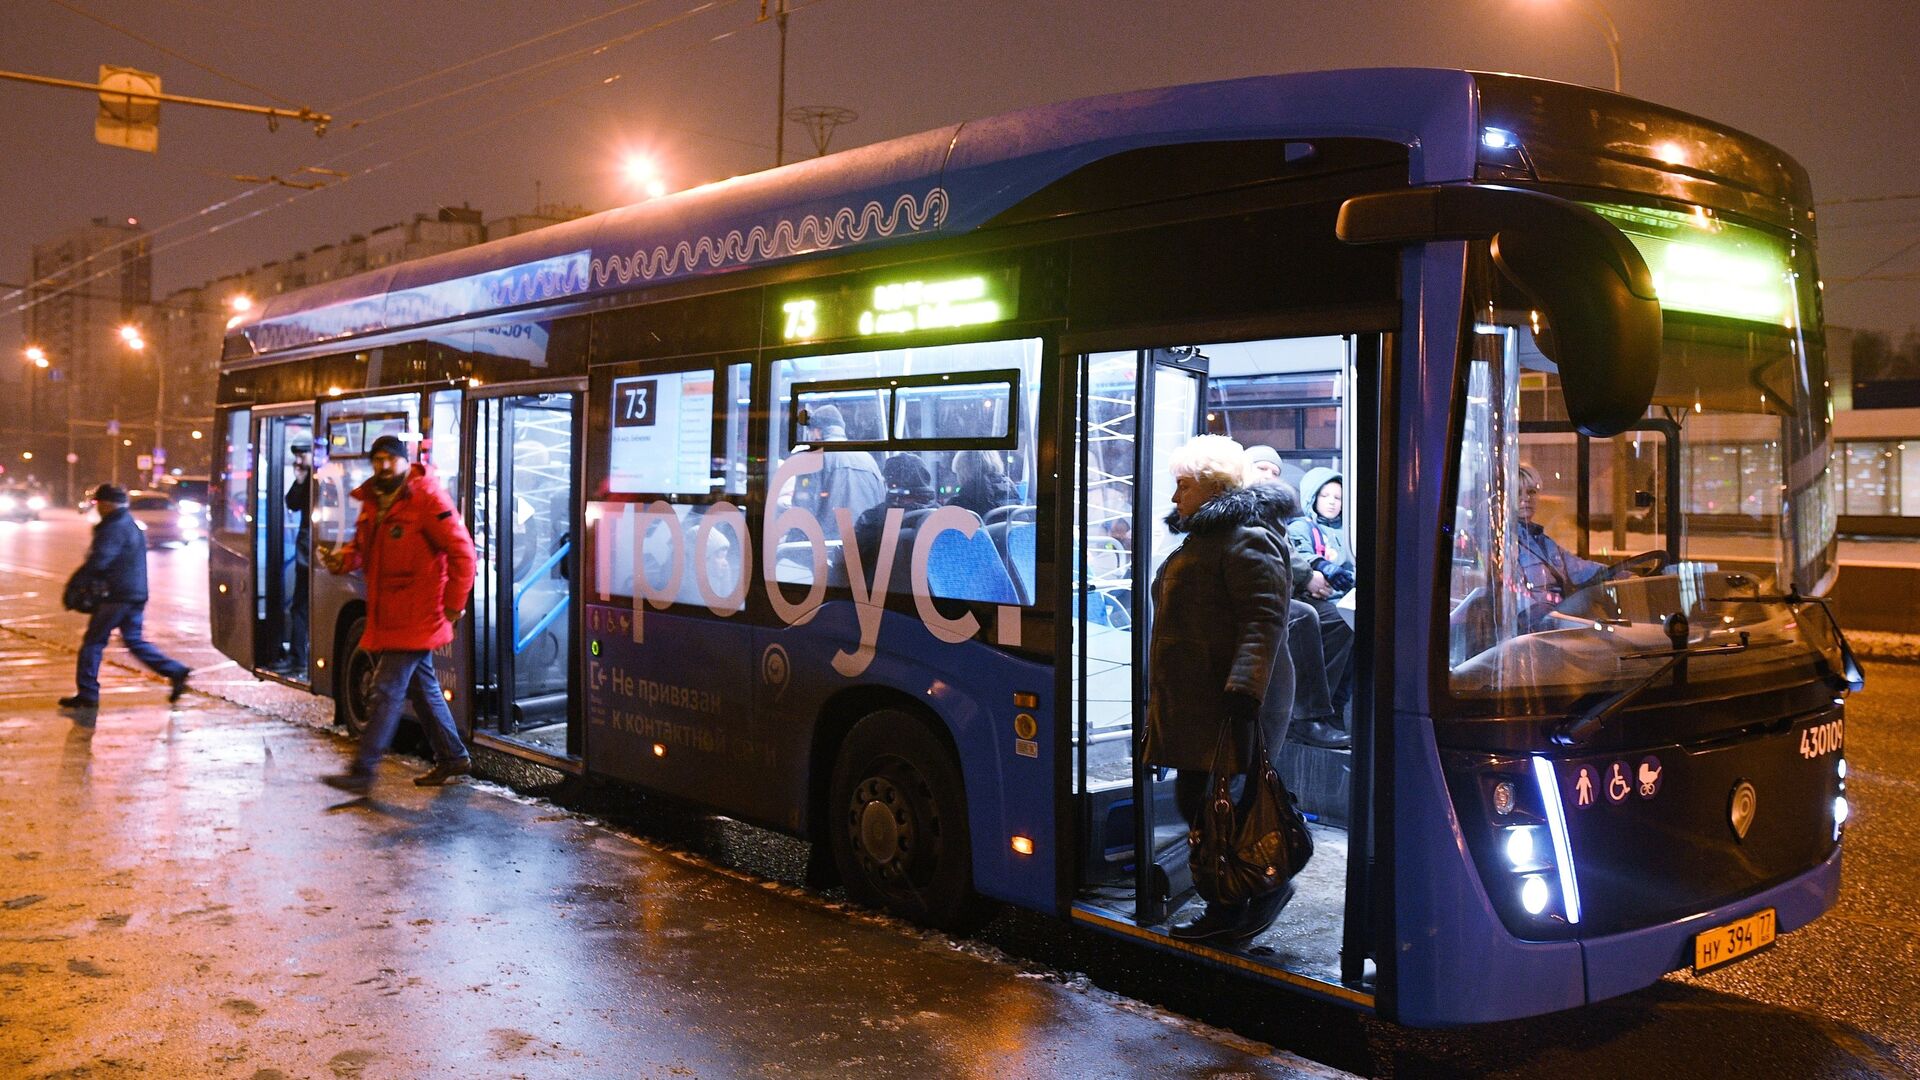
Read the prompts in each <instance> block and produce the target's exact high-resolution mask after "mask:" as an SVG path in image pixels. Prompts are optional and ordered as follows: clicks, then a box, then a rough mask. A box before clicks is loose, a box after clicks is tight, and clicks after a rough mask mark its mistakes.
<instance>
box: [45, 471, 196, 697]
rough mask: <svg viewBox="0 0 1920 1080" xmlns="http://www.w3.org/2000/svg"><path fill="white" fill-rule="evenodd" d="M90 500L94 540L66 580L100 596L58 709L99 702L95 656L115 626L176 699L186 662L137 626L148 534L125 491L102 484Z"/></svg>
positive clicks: (141, 615) (143, 604)
mask: <svg viewBox="0 0 1920 1080" xmlns="http://www.w3.org/2000/svg"><path fill="white" fill-rule="evenodd" d="M93 503H94V505H95V506H96V507H98V508H99V510H100V523H99V524H98V525H95V526H94V527H93V543H92V544H91V545H89V546H88V548H87V559H86V561H85V562H83V563H81V564H80V569H78V570H75V571H74V572H73V580H72V581H71V582H69V583H68V586H67V588H68V590H69V591H72V590H73V588H74V584H75V583H91V584H92V585H93V587H94V588H95V589H96V590H97V591H98V593H99V601H98V603H97V604H96V605H95V607H94V609H93V612H92V614H91V616H90V617H89V618H88V619H87V633H86V636H85V637H83V638H81V639H80V660H79V664H78V665H77V667H76V668H75V670H74V687H75V689H74V693H73V695H72V696H70V697H63V698H61V699H60V707H61V708H63V709H94V708H98V707H99V705H100V658H101V657H102V656H104V655H106V652H107V639H108V638H110V637H112V636H113V632H114V631H115V630H118V631H120V642H121V644H123V645H125V646H126V647H127V651H128V652H130V653H132V654H133V656H134V659H136V660H138V661H140V662H141V663H143V664H145V665H147V667H149V668H151V669H152V670H153V671H154V672H155V673H157V674H159V675H163V676H165V677H166V680H167V682H168V683H169V684H170V687H171V688H170V689H169V690H168V692H167V700H168V701H179V700H180V695H182V694H185V693H186V692H187V674H188V669H187V665H185V664H183V663H181V662H180V661H178V660H175V659H173V658H172V657H170V656H168V655H167V654H166V653H163V652H161V651H160V650H159V649H157V648H155V647H154V644H153V643H152V642H150V641H148V640H147V639H146V636H145V635H144V634H143V633H142V632H141V622H142V620H143V618H144V616H145V613H146V608H147V538H146V536H145V535H144V534H142V533H141V531H140V526H139V525H137V524H135V523H134V520H133V514H132V513H130V512H129V511H128V510H127V493H126V490H125V489H123V488H119V487H116V486H114V485H113V484H101V485H100V486H99V487H98V488H95V489H94V492H93Z"/></svg>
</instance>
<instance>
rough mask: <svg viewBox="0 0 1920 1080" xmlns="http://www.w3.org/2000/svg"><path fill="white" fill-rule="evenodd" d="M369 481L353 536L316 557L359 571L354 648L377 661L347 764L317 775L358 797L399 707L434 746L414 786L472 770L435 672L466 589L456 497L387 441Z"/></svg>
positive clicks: (380, 443) (342, 570)
mask: <svg viewBox="0 0 1920 1080" xmlns="http://www.w3.org/2000/svg"><path fill="white" fill-rule="evenodd" d="M368 461H369V463H370V464H371V465H372V466H373V476H372V478H371V479H369V480H368V481H367V482H366V483H364V484H361V485H360V486H359V487H358V488H355V489H354V492H353V497H354V498H355V499H357V500H358V501H359V503H360V516H359V519H358V520H357V521H356V522H355V523H354V529H353V540H352V541H350V542H349V543H348V544H347V545H346V546H344V547H341V548H338V549H336V550H333V551H328V552H326V553H324V554H323V555H322V556H321V558H322V560H323V561H324V562H325V564H326V567H327V569H328V570H329V571H331V572H332V573H335V574H347V573H352V572H353V571H355V570H362V571H364V573H365V575H366V579H367V624H366V630H365V632H364V633H363V634H362V635H361V638H360V647H361V648H362V649H365V650H366V651H367V652H369V653H372V654H373V656H374V669H373V687H372V691H371V693H370V696H369V700H368V703H367V704H368V715H367V725H366V727H365V729H363V730H362V731H361V733H360V747H359V750H358V751H357V753H356V754H355V756H354V761H353V766H352V768H350V769H349V770H348V771H346V772H344V773H337V774H334V775H332V776H326V777H322V780H323V781H324V782H325V783H326V784H327V785H328V786H330V787H335V788H339V789H340V790H341V791H345V792H349V793H351V794H354V795H365V794H366V793H367V792H368V791H369V790H371V789H372V787H373V770H374V767H375V766H376V765H378V764H379V763H380V758H381V757H382V756H383V755H384V754H385V753H386V752H387V745H388V744H389V743H391V742H392V741H393V733H394V729H395V728H397V727H398V726H399V724H400V706H401V704H402V702H404V701H408V700H411V701H412V702H413V708H414V712H415V713H417V714H418V715H419V719H420V722H421V724H422V726H424V727H425V728H426V730H427V740H428V741H429V742H430V743H432V745H433V760H434V764H433V768H432V769H430V770H428V771H427V772H425V773H422V774H421V775H419V776H416V777H414V780H413V782H414V783H415V784H418V785H420V786H421V787H438V786H440V785H441V784H444V783H446V782H447V781H448V780H450V779H452V778H454V777H456V776H466V775H468V774H469V773H471V772H472V771H473V761H472V759H471V758H470V757H468V755H467V748H466V746H465V744H463V743H462V742H461V741H460V732H459V729H457V728H456V727H455V726H454V723H453V713H452V712H451V711H449V710H448V708H447V701H446V698H445V697H443V696H442V695H441V692H440V679H439V677H438V676H437V675H436V674H435V673H434V670H433V650H435V649H437V648H439V647H440V646H442V645H445V644H447V643H448V642H450V641H452V640H453V624H454V623H456V622H458V621H460V616H461V614H462V613H463V612H464V611H465V609H466V606H467V596H468V594H469V593H471V592H472V590H473V537H471V536H470V535H468V533H467V527H466V525H464V524H463V523H462V522H461V521H460V515H459V513H457V512H456V511H455V510H454V508H453V501H452V500H451V499H449V498H447V493H446V492H445V491H442V490H441V489H440V485H438V484H436V483H434V481H433V479H432V478H431V477H429V476H428V475H427V471H426V469H425V468H424V467H422V466H420V465H409V463H408V461H407V447H406V444H405V443H403V442H401V441H400V440H399V439H398V438H396V437H394V436H392V435H382V436H380V437H379V438H378V439H375V440H374V442H373V447H372V449H371V452H370V453H369V455H368Z"/></svg>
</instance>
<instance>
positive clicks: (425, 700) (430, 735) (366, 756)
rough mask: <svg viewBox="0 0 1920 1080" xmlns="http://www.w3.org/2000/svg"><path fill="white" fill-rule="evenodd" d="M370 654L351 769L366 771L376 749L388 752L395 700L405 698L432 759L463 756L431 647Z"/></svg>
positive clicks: (375, 760) (395, 723) (376, 758)
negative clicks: (369, 679) (363, 721)
mask: <svg viewBox="0 0 1920 1080" xmlns="http://www.w3.org/2000/svg"><path fill="white" fill-rule="evenodd" d="M374 656H375V660H374V665H373V688H372V690H371V692H370V693H369V695H368V701H367V726H366V730H364V731H362V732H361V733H360V752H359V753H358V755H356V757H355V759H354V763H353V771H354V772H356V773H361V774H367V773H371V772H373V767H374V766H375V765H378V764H380V757H381V755H383V754H385V753H386V752H387V746H388V744H389V743H391V742H393V733H394V731H395V729H397V728H398V727H399V726H400V706H401V705H402V704H404V703H405V702H407V701H409V700H410V701H412V702H413V711H414V714H415V715H416V716H418V717H419V719H420V726H421V727H424V728H426V730H427V741H428V742H429V743H430V744H432V746H433V760H434V761H436V762H451V761H458V760H460V759H461V758H463V757H466V756H467V747H466V744H464V743H462V742H461V741H460V731H459V729H458V728H456V727H454V724H453V712H452V711H451V710H449V709H448V708H447V699H446V698H444V697H442V696H441V694H440V678H439V676H437V675H435V674H434V671H433V653H432V652H430V651H427V650H424V649H422V650H420V651H418V652H408V651H401V650H397V649H395V650H388V651H386V652H381V653H375V654H374Z"/></svg>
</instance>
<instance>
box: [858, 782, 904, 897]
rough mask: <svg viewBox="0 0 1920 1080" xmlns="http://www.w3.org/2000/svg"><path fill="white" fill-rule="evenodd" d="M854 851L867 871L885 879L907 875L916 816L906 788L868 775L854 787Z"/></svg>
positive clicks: (894, 878) (895, 878)
mask: <svg viewBox="0 0 1920 1080" xmlns="http://www.w3.org/2000/svg"><path fill="white" fill-rule="evenodd" d="M852 810H853V814H852V818H851V820H850V822H849V824H850V825H851V827H852V831H853V838H854V850H855V851H856V852H857V853H858V854H859V856H860V861H861V862H862V863H863V864H865V866H866V867H867V869H868V871H869V872H871V873H875V874H877V875H879V876H880V877H882V878H884V879H888V880H897V879H899V878H902V877H904V876H905V875H906V873H907V870H908V867H909V866H910V865H911V864H912V862H913V857H914V854H915V852H916V851H917V850H918V847H919V845H918V843H917V834H918V832H919V825H918V822H917V820H916V817H917V815H916V814H915V812H914V808H913V806H912V805H911V803H910V801H909V799H908V798H907V794H906V792H905V791H903V790H901V788H900V786H899V785H897V784H895V783H894V781H893V779H892V778H890V777H887V776H869V777H868V778H867V779H866V780H864V781H862V782H861V783H860V786H859V787H857V788H855V789H854V794H853V807H852Z"/></svg>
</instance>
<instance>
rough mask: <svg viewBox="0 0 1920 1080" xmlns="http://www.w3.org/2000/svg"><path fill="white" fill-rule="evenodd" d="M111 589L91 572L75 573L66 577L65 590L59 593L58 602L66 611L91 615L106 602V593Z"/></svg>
mask: <svg viewBox="0 0 1920 1080" xmlns="http://www.w3.org/2000/svg"><path fill="white" fill-rule="evenodd" d="M111 591H112V590H111V589H109V588H108V587H107V583H106V582H104V581H101V580H100V579H99V578H97V577H94V576H93V575H92V574H75V575H73V576H72V577H71V578H68V579H67V588H66V591H64V592H62V593H61V594H60V604H61V606H62V607H65V608H66V609H67V610H68V611H77V612H79V613H81V614H82V615H91V614H93V613H94V612H95V611H96V610H98V609H99V607H100V605H101V604H103V603H105V602H106V599H107V594H108V593H109V592H111Z"/></svg>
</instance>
